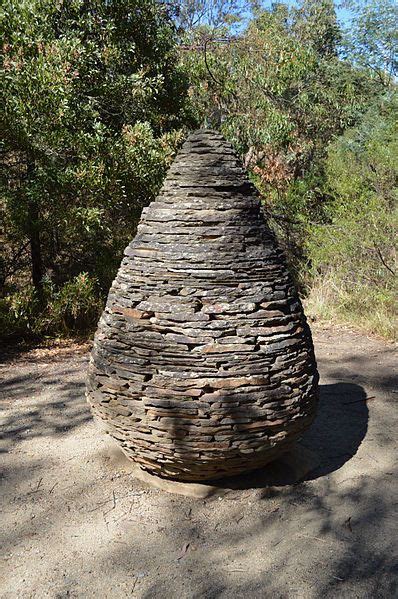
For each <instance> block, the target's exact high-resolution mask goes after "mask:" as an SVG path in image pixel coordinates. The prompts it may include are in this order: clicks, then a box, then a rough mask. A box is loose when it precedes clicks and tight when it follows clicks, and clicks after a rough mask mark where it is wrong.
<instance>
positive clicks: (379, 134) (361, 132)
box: [306, 91, 398, 334]
mask: <svg viewBox="0 0 398 599" xmlns="http://www.w3.org/2000/svg"><path fill="white" fill-rule="evenodd" d="M397 114H398V93H397V92H396V91H394V92H392V93H389V94H387V96H385V97H383V98H382V99H381V100H380V101H379V102H378V104H377V105H376V106H374V107H372V109H371V110H369V112H368V113H367V114H366V115H365V117H364V119H363V121H362V122H361V124H360V125H359V126H358V127H356V128H354V129H351V130H348V131H347V132H346V133H345V134H344V135H343V136H342V137H341V138H339V139H338V140H336V142H335V143H334V144H332V146H331V147H330V149H329V153H328V159H327V164H326V173H327V185H328V189H329V193H330V196H331V198H332V199H331V200H330V202H329V203H328V205H327V207H326V208H325V213H326V215H327V218H328V221H327V223H325V224H321V225H317V226H312V227H309V230H308V237H307V244H306V245H307V251H308V256H309V258H310V260H311V264H312V274H313V277H314V279H315V282H316V289H317V290H318V296H319V289H320V287H322V286H323V287H324V284H323V281H324V280H326V281H328V282H329V289H328V293H327V297H326V298H325V297H324V300H323V302H324V304H328V305H330V304H334V311H335V312H336V313H337V314H339V313H340V314H342V315H345V317H347V315H351V316H352V317H355V319H356V320H358V321H362V322H363V323H369V322H373V320H374V319H375V317H376V315H380V312H381V313H382V314H383V315H384V316H385V318H383V319H380V318H378V317H377V318H378V320H383V322H384V325H383V328H381V326H380V324H379V326H378V330H380V329H381V330H382V331H383V332H384V334H393V332H394V331H395V334H396V333H397V324H398V323H397V316H398V314H397V311H396V310H397V305H396V298H397V295H398V287H397V271H398V264H397V249H398V248H397V236H396V233H397V228H398V125H397V118H396V116H397ZM323 295H325V294H323ZM371 326H372V327H374V326H375V325H374V324H372V325H371Z"/></svg>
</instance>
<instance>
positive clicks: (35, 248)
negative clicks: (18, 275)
mask: <svg viewBox="0 0 398 599" xmlns="http://www.w3.org/2000/svg"><path fill="white" fill-rule="evenodd" d="M34 171H35V163H34V161H33V160H32V159H29V158H28V162H27V178H28V180H29V179H32V178H33V175H34ZM28 219H29V229H28V235H29V245H30V258H31V274H32V282H33V286H34V288H35V290H36V293H37V296H38V298H39V301H40V302H42V300H43V260H42V254H41V243H40V232H39V210H38V207H37V204H36V203H35V202H34V201H32V200H29V202H28Z"/></svg>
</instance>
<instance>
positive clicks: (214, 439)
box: [87, 130, 318, 481]
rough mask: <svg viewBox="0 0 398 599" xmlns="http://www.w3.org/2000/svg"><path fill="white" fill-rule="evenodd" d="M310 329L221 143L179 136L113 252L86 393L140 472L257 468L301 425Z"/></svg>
mask: <svg viewBox="0 0 398 599" xmlns="http://www.w3.org/2000/svg"><path fill="white" fill-rule="evenodd" d="M317 382H318V375H317V371H316V363H315V359H314V353H313V346H312V341H311V334H310V330H309V327H308V325H307V324H306V320H305V317H304V314H303V310H302V306H301V303H300V301H299V299H298V297H297V293H296V291H295V288H294V286H293V283H292V281H291V278H290V276H289V274H288V272H287V269H286V266H285V262H284V259H283V256H282V253H281V251H280V249H279V248H278V246H277V244H276V242H275V239H274V237H273V235H272V233H271V231H270V230H269V228H268V226H267V224H266V222H265V219H264V216H263V214H262V212H261V207H260V202H259V199H258V197H257V196H256V193H255V191H254V189H253V187H252V186H251V185H250V183H249V182H248V180H247V178H246V175H245V173H244V171H243V170H242V168H241V166H240V164H239V162H238V160H237V158H236V156H235V154H234V152H233V150H232V148H231V146H230V145H229V144H228V143H227V142H226V141H225V140H224V138H223V137H222V136H221V135H220V134H218V133H215V132H213V131H207V130H205V131H198V132H195V133H193V134H191V135H190V136H189V138H188V139H187V141H186V142H185V144H184V145H183V147H182V149H181V151H180V152H179V154H178V156H177V158H176V159H175V161H174V163H173V165H172V166H171V168H170V170H169V173H168V176H167V179H166V181H165V184H164V186H163V188H162V190H161V192H160V194H159V196H158V197H157V199H156V200H155V201H154V202H152V203H151V204H150V206H149V207H148V208H145V209H144V210H143V212H142V218H141V221H140V224H139V226H138V231H137V235H136V237H135V239H134V240H133V241H132V242H131V244H130V245H129V246H128V247H127V248H126V250H125V255H124V258H123V261H122V264H121V266H120V269H119V272H118V274H117V277H116V279H115V281H114V283H113V285H112V287H111V290H110V292H109V296H108V301H107V305H106V308H105V311H104V313H103V315H102V318H101V320H100V322H99V326H98V331H97V334H96V336H95V341H94V347H93V351H92V355H91V361H90V366H89V375H88V385H87V396H88V400H89V402H90V404H91V406H92V408H93V411H94V414H95V415H96V416H98V417H99V418H101V419H102V420H103V421H104V423H105V424H106V427H107V429H108V431H109V432H110V434H111V435H112V436H113V437H114V438H115V439H116V440H117V441H118V443H119V444H120V445H121V447H122V449H123V451H124V452H125V453H126V454H127V455H128V456H129V457H131V458H132V459H133V460H134V461H135V462H137V463H138V464H139V465H140V466H141V467H142V468H143V469H144V470H147V471H149V472H151V473H154V474H157V475H159V476H163V477H167V478H174V479H178V480H187V481H194V480H196V481H198V480H209V479H214V478H220V477H223V476H226V475H233V474H239V473H241V472H244V471H247V470H250V469H254V468H258V467H260V466H262V465H264V464H266V463H267V462H269V461H271V460H273V459H275V458H276V457H277V456H278V455H279V454H281V453H283V452H284V451H286V450H287V449H289V448H290V446H291V445H292V443H293V442H294V441H296V440H297V438H298V437H299V436H300V435H301V434H302V433H303V431H304V430H305V429H306V428H307V427H308V426H309V425H310V423H311V422H312V420H313V418H314V415H315V409H316V403H317Z"/></svg>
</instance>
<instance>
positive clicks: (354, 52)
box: [345, 0, 398, 85]
mask: <svg viewBox="0 0 398 599" xmlns="http://www.w3.org/2000/svg"><path fill="white" fill-rule="evenodd" d="M345 5H346V6H347V7H348V8H349V9H351V10H352V11H354V17H353V19H352V22H351V23H350V27H349V30H348V31H347V33H346V37H345V46H346V52H347V54H348V57H349V58H350V59H351V60H353V61H354V62H355V63H356V64H359V65H363V66H365V67H366V68H368V69H370V70H371V71H372V72H373V73H374V74H375V75H376V77H377V78H378V79H379V81H381V82H382V83H383V84H384V85H388V84H390V83H391V82H392V81H393V78H394V77H396V75H397V74H398V4H397V3H396V2H395V0H368V1H367V2H360V1H358V0H346V2H345Z"/></svg>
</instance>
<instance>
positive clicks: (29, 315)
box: [0, 273, 103, 340]
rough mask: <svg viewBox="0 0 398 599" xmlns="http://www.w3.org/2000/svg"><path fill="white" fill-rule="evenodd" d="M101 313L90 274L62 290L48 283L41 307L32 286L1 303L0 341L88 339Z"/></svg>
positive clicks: (96, 292)
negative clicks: (80, 336) (52, 338)
mask: <svg viewBox="0 0 398 599" xmlns="http://www.w3.org/2000/svg"><path fill="white" fill-rule="evenodd" d="M102 309H103V298H102V297H101V294H100V290H99V286H98V283H97V280H96V279H95V278H93V277H90V276H89V275H88V274H87V273H80V274H79V275H77V276H76V277H75V278H74V279H72V280H71V281H69V282H67V283H65V285H63V286H62V287H61V288H59V289H56V288H55V287H54V285H53V284H52V283H51V281H48V280H47V281H45V284H44V298H43V302H42V304H40V302H39V300H38V298H37V295H36V293H35V290H34V289H33V287H32V286H31V285H29V286H27V287H26V288H25V289H24V290H23V291H18V292H14V293H10V294H9V295H8V296H6V297H4V298H2V299H0V339H6V340H7V339H11V338H15V337H16V338H25V339H26V338H30V337H38V336H40V337H41V336H43V335H47V336H50V337H53V336H64V337H67V336H76V335H87V334H88V333H90V332H92V331H93V330H94V329H95V327H96V324H97V321H98V318H99V316H100V314H101V311H102Z"/></svg>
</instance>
